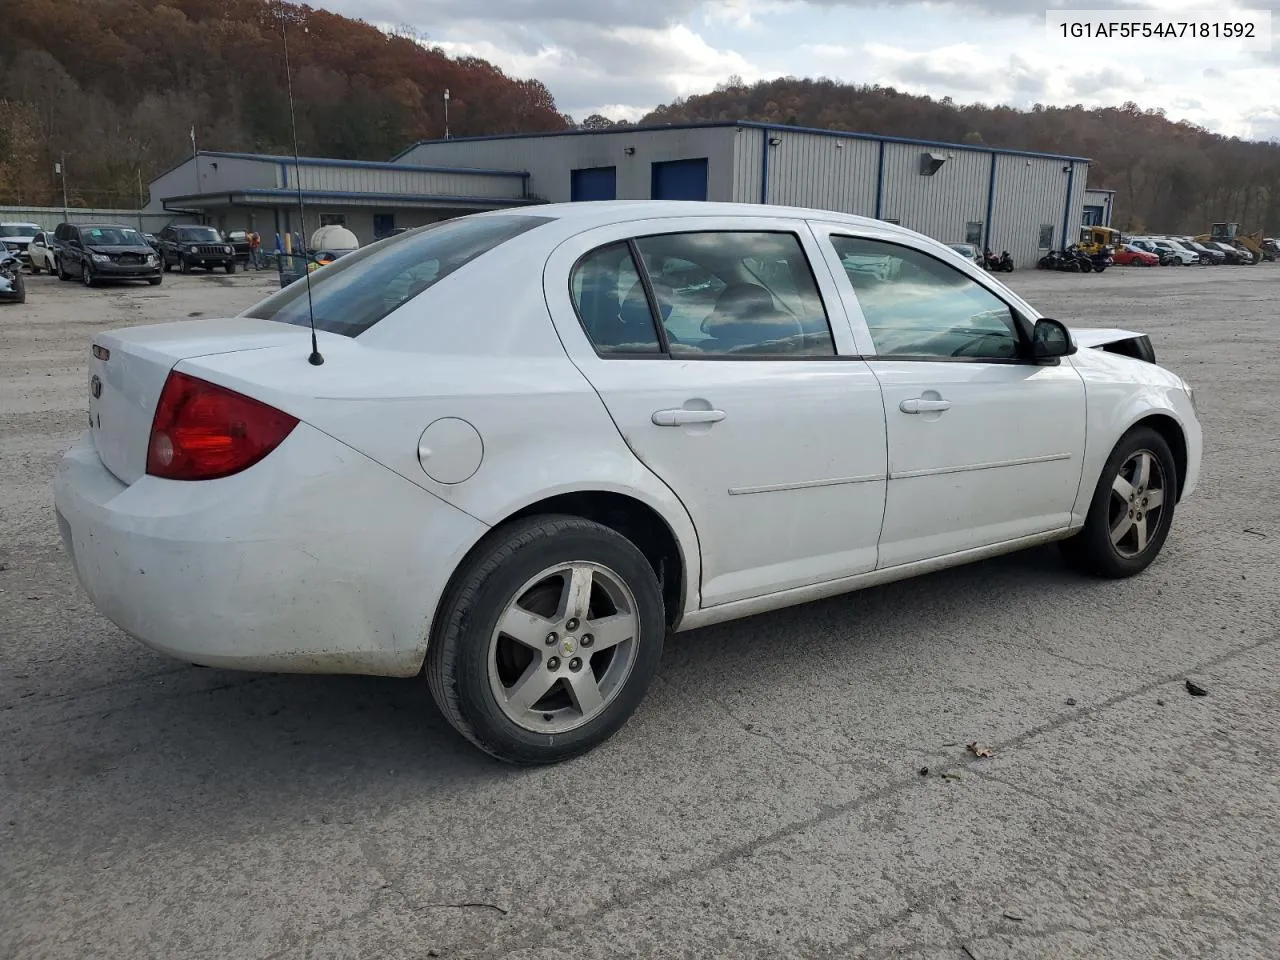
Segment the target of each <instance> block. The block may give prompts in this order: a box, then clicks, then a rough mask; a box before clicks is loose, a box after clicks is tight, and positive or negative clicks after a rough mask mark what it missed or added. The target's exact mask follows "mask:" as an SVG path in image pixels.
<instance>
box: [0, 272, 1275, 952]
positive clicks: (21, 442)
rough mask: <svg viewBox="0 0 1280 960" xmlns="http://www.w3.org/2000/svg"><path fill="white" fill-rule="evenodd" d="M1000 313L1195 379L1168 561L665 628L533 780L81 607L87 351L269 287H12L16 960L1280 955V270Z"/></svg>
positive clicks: (0, 528) (351, 704) (942, 580)
mask: <svg viewBox="0 0 1280 960" xmlns="http://www.w3.org/2000/svg"><path fill="white" fill-rule="evenodd" d="M1011 283H1012V285H1013V286H1014V287H1016V288H1017V289H1019V290H1020V291H1022V292H1023V293H1025V294H1028V295H1029V296H1030V298H1031V299H1032V301H1033V302H1035V303H1036V304H1037V305H1039V306H1040V307H1041V309H1043V310H1045V312H1047V313H1048V314H1049V315H1051V316H1056V317H1058V318H1059V319H1062V320H1064V321H1067V322H1068V323H1077V324H1080V325H1084V324H1086V323H1088V324H1092V325H1103V326H1122V327H1127V328H1130V329H1139V330H1142V331H1145V332H1148V333H1150V334H1151V336H1152V340H1153V342H1154V345H1155V348H1156V351H1157V355H1158V356H1159V358H1160V359H1161V361H1162V362H1163V363H1165V364H1166V365H1168V366H1170V367H1172V368H1173V369H1175V370H1177V371H1178V372H1179V373H1182V374H1183V375H1185V376H1187V377H1188V378H1189V379H1190V380H1191V381H1192V383H1193V384H1194V385H1195V386H1196V388H1197V393H1198V398H1199V401H1200V405H1201V409H1202V414H1203V421H1204V427H1205V432H1206V450H1205V466H1204V477H1203V480H1202V483H1201V487H1200V489H1199V491H1198V492H1197V494H1196V495H1195V497H1194V498H1193V499H1191V500H1189V501H1187V502H1186V503H1184V504H1183V505H1181V506H1180V507H1179V508H1178V511H1177V515H1176V518H1175V522H1174V530H1173V533H1172V536H1171V538H1170V540H1169V542H1168V544H1167V546H1166V548H1165V551H1164V554H1163V556H1162V557H1161V559H1160V560H1159V561H1158V562H1157V563H1156V564H1155V565H1154V566H1152V567H1151V568H1150V569H1149V570H1148V571H1147V572H1146V573H1145V574H1143V575H1142V576H1139V577H1137V578H1135V579H1132V580H1128V581H1124V582H1098V581H1091V580H1085V579H1081V578H1079V577H1077V576H1075V575H1073V574H1071V573H1069V572H1068V571H1067V570H1066V569H1065V568H1064V566H1063V565H1062V564H1061V563H1060V562H1059V560H1058V557H1057V554H1056V551H1055V550H1054V549H1052V548H1047V549H1041V550H1034V551H1030V552H1026V553H1021V554H1016V555H1013V556H1009V557H1004V558H1001V559H998V560H994V561H991V562H987V563H983V564H979V565H975V566H971V567H966V568H962V569H958V570H953V571H948V572H945V573H940V574H936V575H933V576H929V577H925V578H922V579H919V580H915V581H911V582H907V583H900V584H895V585H891V586H887V587H883V588H878V589H873V590H868V591H865V592H863V593H858V594H852V595H849V596H846V597H842V598H836V599H833V600H829V601H826V602H822V603H816V604H812V605H809V606H805V607H800V608H796V609H793V610H789V611H784V612H780V613H776V614H772V615H767V616H761V617H757V618H754V619H752V620H748V621H743V622H739V623H736V624H728V625H724V626H720V627H715V628H711V629H707V630H702V631H698V632H696V633H692V634H683V635H680V636H677V637H675V638H672V639H671V640H669V642H668V647H667V650H666V652H665V654H664V658H663V664H662V670H661V675H660V678H659V680H658V681H657V683H656V684H655V686H654V688H653V690H652V693H651V695H650V696H649V698H648V700H647V701H646V702H645V704H644V705H643V707H642V708H641V710H640V712H639V713H638V715H637V716H636V717H635V718H634V719H633V720H632V722H631V723H630V724H629V725H628V726H627V727H626V728H625V729H624V730H623V731H622V733H621V734H619V735H618V736H617V737H616V738H615V739H614V740H612V741H610V742H609V743H608V744H606V745H605V746H604V747H603V748H601V749H600V750H598V751H596V752H594V753H592V754H591V755H589V756H586V757H584V758H581V759H579V760H576V761H573V762H571V763H568V764H565V765H562V766H558V767H554V768H550V769H535V770H516V769H511V768H508V767H505V766H501V765H499V764H497V763H495V762H491V761H489V760H488V759H486V758H485V757H483V756H482V755H480V754H479V753H477V752H476V751H475V750H473V749H472V748H471V747H469V746H468V745H467V744H465V743H464V742H462V741H461V740H460V739H459V738H458V737H457V736H455V735H454V734H453V733H452V732H451V731H450V730H449V729H448V728H447V726H446V724H445V723H444V721H443V720H442V719H441V717H440V716H439V714H438V713H437V712H436V710H435V708H434V706H433V705H432V704H431V702H430V698H429V695H428V694H427V691H426V688H425V684H424V683H422V682H420V681H417V680H379V679H369V678H343V677H332V678H326V677H288V676H283V677H282V676H264V675H257V674H238V673H231V672H224V671H218V670H205V669H197V668H193V667H189V666H185V665H183V664H181V663H177V662H175V661H172V660H168V659H166V658H164V657H163V656H161V655H159V654H155V653H152V652H150V651H148V650H146V649H145V648H143V647H141V646H140V645H138V644H136V643H134V642H133V641H131V640H129V639H128V638H126V637H124V636H123V635H122V634H121V633H120V632H119V631H118V630H116V629H115V628H114V627H113V626H111V625H110V624H109V623H108V622H107V621H105V620H104V619H102V618H101V617H100V616H98V615H97V614H96V613H95V612H94V610H93V609H92V607H91V606H90V605H89V603H88V601H87V599H86V598H85V596H84V595H83V593H82V592H81V590H80V589H79V587H78V585H77V584H76V582H75V579H74V575H73V574H72V572H71V568H70V566H69V564H68V561H67V559H66V557H65V556H64V555H63V554H62V552H61V548H60V545H59V543H58V537H57V531H56V528H55V524H54V520H53V513H52V507H51V504H50V493H49V479H50V477H51V474H52V471H53V466H54V463H55V461H56V458H57V457H58V455H59V454H60V452H61V450H62V449H63V448H64V447H65V446H66V445H67V444H68V443H69V442H70V441H71V439H72V438H73V437H74V436H75V435H76V434H77V433H78V432H79V430H80V426H81V423H82V420H83V416H84V413H83V410H84V407H85V401H84V396H83V393H84V390H85V370H84V367H85V363H84V361H85V357H86V355H87V347H88V339H89V336H90V334H91V333H92V332H93V331H94V330H96V329H99V328H106V327H112V326H120V325H124V324H127V323H140V322H152V321H157V320H164V319H172V318H182V317H186V316H188V315H191V314H194V313H197V312H200V313H204V314H210V315H212V314H217V313H228V312H232V311H234V310H236V309H239V308H241V307H243V306H245V305H247V304H249V303H252V302H253V301H255V300H256V299H258V298H259V297H260V296H261V295H262V294H263V293H264V292H265V290H266V288H267V284H268V281H267V279H266V278H264V277H259V276H255V275H252V274H250V275H237V276H236V277H217V278H214V277H202V276H193V277H177V276H170V277H167V278H166V281H165V284H164V286H163V287H161V288H158V289H152V288H149V287H142V288H111V289H101V290H93V291H89V290H84V289H82V288H80V287H79V286H72V285H68V284H58V283H57V282H56V281H53V280H50V279H47V278H41V277H36V278H33V279H32V282H31V284H30V294H29V301H28V303H27V305H26V306H25V307H16V306H5V305H0V744H3V747H2V748H0V957H3V958H23V960H27V958H33V960H34V958H46V957H48V958H64V957H65V958H77V960H78V958H84V957H94V958H130V960H136V958H143V957H157V958H175V957H182V958H205V957H208V958H218V960H222V958H255V960H256V958H295V957H297V958H303V957H305V958H346V957H377V958H385V960H392V958H406V960H407V958H425V957H446V958H471V960H497V958H512V960H514V958H520V960H552V958H562V957H575V958H581V960H592V958H617V957H645V958H650V957H654V958H705V957H732V958H739V957H743V958H765V957H768V958H777V957H788V958H790V957H795V958H815V960H816V958H888V957H901V958H914V960H943V958H947V960H1011V958H1053V960H1068V958H1081V960H1083V958H1088V960H1100V958H1116V960H1145V958H1157V957H1159V958H1165V957H1168V958H1179V960H1186V958H1198V960H1199V958H1229V960H1251V958H1258V960H1274V958H1275V957H1276V956H1280V915H1277V911H1276V904H1277V903H1280V764H1278V762H1277V757H1278V756H1280V643H1278V642H1277V638H1278V636H1280V627H1277V612H1278V611H1280V589H1277V579H1278V578H1280V563H1278V560H1280V469H1278V468H1280V420H1278V418H1277V414H1276V407H1275V403H1276V397H1277V396H1280V372H1278V371H1280V325H1278V324H1277V313H1278V312H1280V311H1278V310H1277V306H1278V304H1280V264H1262V265H1259V266H1257V267H1254V268H1243V267H1241V268H1233V267H1222V268H1204V269H1200V268H1172V267H1171V268H1160V269H1145V270H1144V269H1140V268H1131V269H1128V270H1124V269H1119V268H1117V269H1114V270H1112V271H1109V272H1107V273H1106V274H1104V275H1102V276H1090V277H1079V276H1071V275H1064V274H1043V273H1038V272H1034V271H1032V272H1022V273H1017V274H1014V275H1013V276H1012V278H1011ZM301 337H302V334H300V340H299V350H302V349H304V346H305V344H304V343H303V341H302V339H301ZM1188 677H1190V678H1193V679H1194V680H1195V681H1196V682H1197V683H1199V684H1201V685H1202V686H1204V687H1205V688H1206V689H1207V690H1208V692H1209V694H1208V696H1205V697H1192V696H1190V695H1189V694H1188V693H1187V691H1186V689H1185V687H1184V681H1185V680H1186V679H1187V678H1188ZM971 741H976V742H977V743H979V744H980V745H982V746H986V747H989V748H990V749H991V750H992V751H993V755H992V756H991V757H989V758H979V757H976V756H974V755H973V754H972V753H970V752H969V751H968V750H967V749H966V746H965V745H966V744H967V743H969V742H971ZM925 768H927V773H926V772H925Z"/></svg>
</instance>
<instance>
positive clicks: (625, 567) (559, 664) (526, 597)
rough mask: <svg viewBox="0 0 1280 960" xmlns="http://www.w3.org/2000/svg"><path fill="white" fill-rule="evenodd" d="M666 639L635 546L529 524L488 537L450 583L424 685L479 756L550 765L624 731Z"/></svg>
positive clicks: (570, 523) (598, 529) (597, 528)
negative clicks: (428, 687)
mask: <svg viewBox="0 0 1280 960" xmlns="http://www.w3.org/2000/svg"><path fill="white" fill-rule="evenodd" d="M665 635H666V617H665V611H664V609H663V602H662V591H661V588H660V586H659V584H658V579H657V577H656V576H655V574H654V571H653V568H652V567H651V566H650V564H649V562H648V560H646V559H645V556H644V554H642V553H641V552H640V550H639V549H638V548H637V547H636V546H635V545H634V544H633V543H632V542H631V541H630V540H627V539H626V538H625V537H623V536H622V535H621V534H619V533H617V532H615V531H613V530H611V529H609V528H608V527H604V526H601V525H599V524H596V523H592V522H590V521H588V520H583V519H581V518H579V517H570V516H543V517H533V518H530V519H528V520H524V521H520V522H517V523H515V524H512V525H511V526H509V527H506V528H503V529H500V530H498V531H495V532H494V533H493V534H491V535H490V537H489V539H488V541H487V542H484V543H482V544H481V546H480V547H479V548H478V549H477V550H476V551H475V554H474V556H473V558H472V559H471V560H469V561H468V562H467V564H466V565H465V566H464V567H463V568H462V569H461V570H460V571H459V573H458V575H457V576H456V577H455V578H454V582H453V583H452V584H451V585H450V587H449V589H448V591H446V594H445V596H444V598H443V600H442V603H441V606H440V611H439V614H438V616H437V620H436V627H435V630H434V631H433V634H432V637H431V645H430V648H429V650H428V651H427V661H426V665H425V669H426V675H427V683H428V685H429V686H430V689H431V694H432V697H433V698H434V699H435V701H436V704H437V705H438V706H439V707H440V710H441V712H442V713H443V714H444V716H445V718H446V719H447V720H448V721H449V723H450V724H452V725H453V727H454V728H455V729H456V730H457V731H458V732H459V733H461V734H462V735H463V736H464V737H466V738H467V739H468V740H470V741H471V742H472V743H473V744H475V745H476V746H477V747H479V748H480V749H481V750H484V751H485V752H486V753H489V754H491V755H492V756H494V757H497V758H498V759H500V760H505V761H508V762H511V763H520V764H545V763H557V762H560V761H562V760H567V759H569V758H571V757H575V756H578V755H579V754H582V753H585V752H587V751H588V750H590V749H592V748H593V747H596V746H598V745H599V744H601V743H603V742H604V741H605V740H607V739H609V738H610V737H611V736H613V734H614V733H616V732H617V731H618V730H619V729H620V728H621V727H622V725H623V724H624V723H626V721H627V719H628V718H629V717H630V716H631V714H632V713H634V712H635V710H636V708H637V707H638V706H639V705H640V702H641V701H642V700H643V699H644V696H645V693H646V691H647V690H648V687H649V684H650V682H651V681H652V679H653V676H654V674H655V673H656V672H657V669H658V660H659V658H660V657H661V655H662V644H663V640H664V638H665Z"/></svg>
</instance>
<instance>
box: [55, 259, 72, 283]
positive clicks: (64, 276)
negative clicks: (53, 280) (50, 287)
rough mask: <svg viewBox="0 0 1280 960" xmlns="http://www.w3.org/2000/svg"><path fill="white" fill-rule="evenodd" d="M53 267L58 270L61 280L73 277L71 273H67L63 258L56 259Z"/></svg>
mask: <svg viewBox="0 0 1280 960" xmlns="http://www.w3.org/2000/svg"><path fill="white" fill-rule="evenodd" d="M53 268H54V270H56V271H57V273H58V279H59V280H64V281H65V280H70V279H71V274H69V273H67V271H66V270H65V269H64V268H63V266H62V261H61V260H55V261H54V262H53Z"/></svg>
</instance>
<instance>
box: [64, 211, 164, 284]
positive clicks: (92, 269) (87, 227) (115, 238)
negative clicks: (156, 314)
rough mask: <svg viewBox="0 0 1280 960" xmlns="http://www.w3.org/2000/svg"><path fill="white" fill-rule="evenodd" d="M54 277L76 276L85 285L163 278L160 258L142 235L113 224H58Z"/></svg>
mask: <svg viewBox="0 0 1280 960" xmlns="http://www.w3.org/2000/svg"><path fill="white" fill-rule="evenodd" d="M53 236H54V259H56V260H57V263H58V279H59V280H71V279H73V278H75V277H79V278H80V280H81V281H82V282H83V283H84V285H85V286H86V287H92V286H94V285H95V284H96V283H98V281H100V280H145V281H147V283H149V284H151V285H152V286H153V287H155V286H159V285H160V281H161V280H162V279H163V277H162V275H161V273H160V258H159V257H157V256H156V252H155V251H154V250H152V249H151V247H150V246H149V245H148V244H147V241H146V240H144V239H143V237H142V234H140V233H139V232H138V231H137V230H135V229H133V227H126V226H123V225H121V224H116V223H60V224H58V229H57V230H55V231H54V234H53Z"/></svg>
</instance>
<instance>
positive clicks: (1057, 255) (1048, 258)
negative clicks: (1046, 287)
mask: <svg viewBox="0 0 1280 960" xmlns="http://www.w3.org/2000/svg"><path fill="white" fill-rule="evenodd" d="M1061 263H1062V254H1061V252H1059V251H1057V250H1050V251H1049V252H1048V253H1046V254H1045V255H1044V256H1043V257H1041V258H1040V259H1039V260H1037V261H1036V269H1037V270H1060V269H1062V268H1061V266H1060V264H1061Z"/></svg>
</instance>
